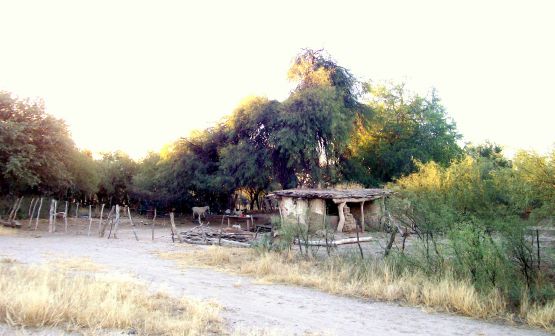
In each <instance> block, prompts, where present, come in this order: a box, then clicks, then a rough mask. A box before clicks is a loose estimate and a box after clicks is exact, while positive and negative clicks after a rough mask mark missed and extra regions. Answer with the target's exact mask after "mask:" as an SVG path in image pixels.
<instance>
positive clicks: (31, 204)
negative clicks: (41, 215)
mask: <svg viewBox="0 0 555 336" xmlns="http://www.w3.org/2000/svg"><path fill="white" fill-rule="evenodd" d="M37 201H38V199H37ZM34 203H35V198H34V197H33V198H31V203H29V211H28V214H27V218H31V215H32V211H31V210H33V204H34Z"/></svg>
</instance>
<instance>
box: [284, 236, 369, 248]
mask: <svg viewBox="0 0 555 336" xmlns="http://www.w3.org/2000/svg"><path fill="white" fill-rule="evenodd" d="M372 240H374V238H372V237H361V238H359V239H357V238H345V239H339V240H331V241H328V242H327V243H326V241H324V240H309V241H305V240H299V239H295V240H294V244H296V245H299V244H301V245H304V246H332V247H335V246H338V245H345V244H357V243H367V242H371V241H372Z"/></svg>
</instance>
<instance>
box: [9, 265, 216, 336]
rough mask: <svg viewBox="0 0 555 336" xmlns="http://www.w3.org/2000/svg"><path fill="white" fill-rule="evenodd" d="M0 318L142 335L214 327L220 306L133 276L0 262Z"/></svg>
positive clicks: (12, 323)
mask: <svg viewBox="0 0 555 336" xmlns="http://www.w3.org/2000/svg"><path fill="white" fill-rule="evenodd" d="M0 293H2V295H0V322H2V323H7V324H8V325H10V326H11V327H14V328H18V327H32V328H39V327H46V326H48V327H57V328H62V329H65V330H68V331H71V330H89V331H91V330H92V331H98V330H114V329H115V330H134V331H136V332H137V333H138V334H141V335H206V334H209V333H219V332H220V331H221V321H220V319H219V317H218V314H219V309H220V308H219V307H218V306H217V305H215V304H212V303H203V302H199V301H194V300H189V299H185V298H183V299H175V298H172V297H170V296H169V295H167V294H164V293H160V292H159V293H154V294H151V293H150V292H149V290H148V288H147V287H146V286H145V285H143V284H141V283H139V282H137V281H133V280H132V279H124V278H121V277H114V276H109V275H102V276H98V275H97V276H93V275H86V274H78V273H75V272H74V273H65V272H63V271H60V269H54V268H52V267H51V266H50V267H46V266H27V265H22V264H18V263H0Z"/></svg>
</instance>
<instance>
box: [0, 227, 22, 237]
mask: <svg viewBox="0 0 555 336" xmlns="http://www.w3.org/2000/svg"><path fill="white" fill-rule="evenodd" d="M17 230H18V229H14V228H9V227H5V226H2V225H0V236H13V235H15V234H17Z"/></svg>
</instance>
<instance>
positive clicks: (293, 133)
mask: <svg viewBox="0 0 555 336" xmlns="http://www.w3.org/2000/svg"><path fill="white" fill-rule="evenodd" d="M289 78H290V79H292V80H293V81H295V82H296V83H297V86H296V89H295V90H294V92H293V93H292V94H291V95H290V97H289V98H288V99H287V100H286V101H285V102H284V103H283V108H282V109H281V113H280V114H279V117H278V121H277V126H276V127H275V132H274V133H273V135H272V137H271V138H272V144H273V145H274V147H275V153H276V156H275V157H274V162H275V163H276V164H277V165H279V166H280V167H281V168H282V170H283V171H282V174H280V175H282V176H279V175H278V176H279V177H280V182H281V184H282V185H283V187H295V186H298V185H306V186H316V185H329V184H332V183H334V182H338V181H340V180H341V179H342V176H341V175H340V173H341V170H340V169H339V168H340V166H341V165H342V164H343V163H342V161H341V159H342V157H343V154H344V152H345V150H346V149H347V144H348V143H349V142H350V139H351V136H352V135H353V131H354V130H355V125H356V120H364V121H366V120H368V118H369V116H370V111H371V110H370V109H369V108H368V107H367V106H365V105H363V104H361V103H360V102H359V101H358V98H359V96H360V90H359V83H358V81H357V80H356V79H355V77H354V76H353V75H352V74H351V73H350V72H349V70H347V69H345V68H343V67H341V66H339V65H338V64H337V63H336V62H335V61H334V60H333V59H332V58H331V57H329V55H327V54H326V53H324V52H322V51H315V50H303V51H302V52H301V53H300V54H299V55H298V56H297V57H296V58H295V60H294V62H293V64H292V66H291V68H290V70H289ZM284 172H285V174H284Z"/></svg>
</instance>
